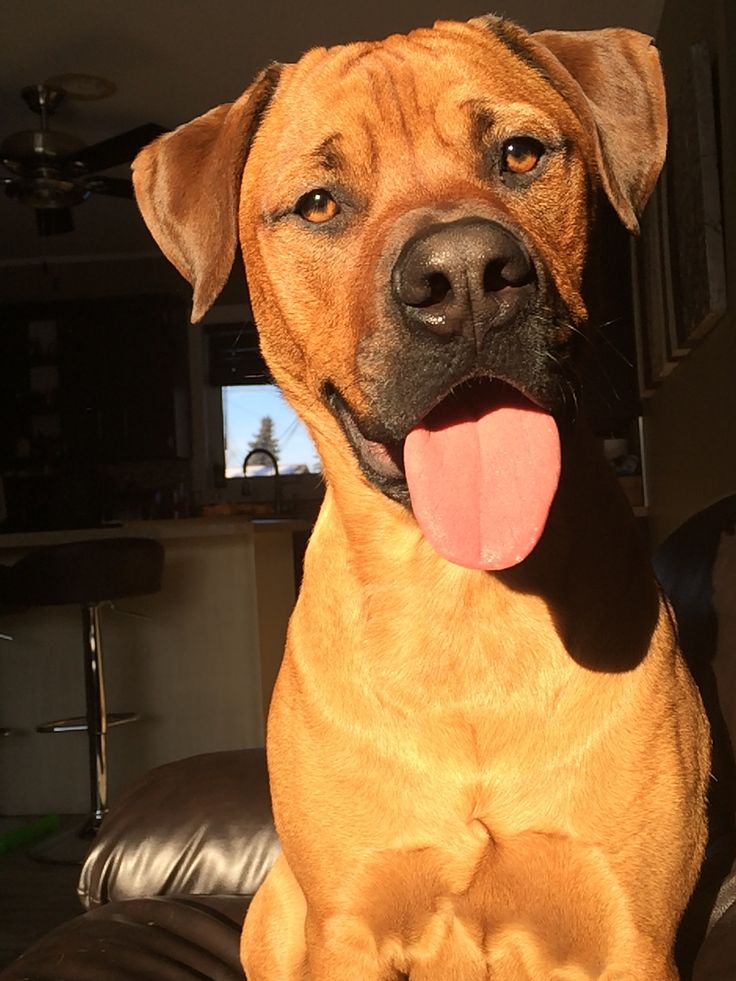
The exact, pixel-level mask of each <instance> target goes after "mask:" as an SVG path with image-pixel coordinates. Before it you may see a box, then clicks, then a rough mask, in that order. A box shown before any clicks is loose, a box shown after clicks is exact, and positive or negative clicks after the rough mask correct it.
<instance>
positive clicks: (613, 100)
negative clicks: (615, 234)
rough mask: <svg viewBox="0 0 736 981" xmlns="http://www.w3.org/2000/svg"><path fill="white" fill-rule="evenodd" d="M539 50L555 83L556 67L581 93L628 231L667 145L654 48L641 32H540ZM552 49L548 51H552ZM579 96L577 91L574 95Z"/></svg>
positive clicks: (535, 37) (611, 194)
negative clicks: (546, 58) (545, 57)
mask: <svg viewBox="0 0 736 981" xmlns="http://www.w3.org/2000/svg"><path fill="white" fill-rule="evenodd" d="M530 39H531V40H532V42H533V43H534V44H535V46H536V50H537V52H538V53H539V54H540V55H542V53H543V52H548V53H549V55H552V56H553V57H554V63H553V64H551V65H550V64H548V65H546V66H545V67H548V69H549V70H554V69H555V68H556V72H554V73H553V74H552V76H551V77H552V79H553V82H557V80H558V79H559V78H560V71H562V72H564V73H565V74H566V75H568V77H570V76H571V78H572V80H573V82H574V83H575V85H576V87H577V88H578V89H579V90H580V91H581V92H582V96H583V98H584V100H585V102H586V103H587V107H588V110H589V114H590V116H591V117H592V122H593V124H594V126H595V130H596V136H597V139H596V156H597V163H598V169H599V172H600V175H601V181H602V184H603V188H604V190H605V192H606V194H607V195H608V199H609V201H610V202H611V204H612V205H613V207H614V208H615V209H616V211H617V213H618V215H619V217H620V219H621V221H622V222H623V224H624V225H625V226H626V227H627V228H628V229H629V231H631V232H636V231H638V229H639V223H638V221H637V217H638V216H639V215H640V214H641V212H642V211H643V210H644V205H645V204H646V202H647V199H648V198H649V195H650V194H651V192H652V190H653V188H654V185H655V184H656V183H657V178H658V177H659V173H660V171H661V169H662V164H663V163H664V158H665V154H666V151H667V103H666V97H665V90H664V80H663V77H662V68H661V65H660V61H659V53H658V52H657V49H656V48H655V46H654V42H653V40H652V38H650V37H647V35H645V34H640V33H639V32H638V31H630V30H627V29H624V28H609V29H606V30H600V31H575V32H570V31H539V32H538V33H536V34H532V35H530ZM549 55H548V56H547V57H549ZM577 101H578V103H579V97H578V99H577Z"/></svg>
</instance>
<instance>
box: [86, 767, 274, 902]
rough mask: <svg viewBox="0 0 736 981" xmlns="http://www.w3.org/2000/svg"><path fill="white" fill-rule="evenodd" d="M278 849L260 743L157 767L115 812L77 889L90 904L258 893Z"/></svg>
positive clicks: (104, 825) (92, 851)
mask: <svg viewBox="0 0 736 981" xmlns="http://www.w3.org/2000/svg"><path fill="white" fill-rule="evenodd" d="M278 851H279V844H278V839H277V837H276V832H275V830H274V827H273V819H272V816H271V802H270V796H269V792H268V777H267V772H266V761H265V753H264V751H263V750H262V749H246V750H233V751H229V752H220V753H207V754H204V755H201V756H192V757H189V758H188V759H184V760H177V761H176V762H174V763H167V764H166V765H165V766H161V767H158V768H157V769H155V770H151V771H150V772H149V773H147V774H146V775H145V776H144V777H142V778H141V779H140V780H139V781H138V782H137V783H135V784H134V785H133V786H132V787H131V788H130V789H129V790H128V792H127V793H126V794H125V795H124V796H123V797H121V798H120V799H119V800H118V801H117V802H116V803H115V804H114V805H113V806H112V807H111V808H110V811H109V812H108V814H107V815H106V817H105V819H104V821H103V822H102V827H101V828H100V830H99V832H98V834H97V838H96V839H95V841H94V843H93V845H92V848H91V849H90V852H89V855H88V857H87V860H86V862H85V864H84V867H83V869H82V874H81V877H80V880H79V886H78V890H77V891H78V893H79V898H80V901H81V903H82V905H83V906H84V907H85V908H86V909H91V908H94V907H96V906H101V905H103V904H104V903H109V902H112V901H116V900H123V899H132V898H137V897H146V896H165V895H204V896H212V895H227V896H251V895H253V893H254V892H255V890H256V889H257V888H258V886H259V885H260V883H261V881H262V880H263V878H264V877H265V875H266V873H267V872H268V869H269V868H270V867H271V865H272V864H273V861H274V859H275V858H276V855H277V854H278Z"/></svg>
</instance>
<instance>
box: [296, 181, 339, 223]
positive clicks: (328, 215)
mask: <svg viewBox="0 0 736 981" xmlns="http://www.w3.org/2000/svg"><path fill="white" fill-rule="evenodd" d="M295 210H296V213H297V214H298V215H300V216H301V217H302V218H303V219H304V220H305V221H310V222H312V224H315V225H321V224H323V223H324V222H326V221H330V219H332V218H334V217H335V215H337V214H339V213H340V205H339V204H338V203H337V201H335V199H334V198H333V196H332V195H331V194H330V192H329V191H325V189H324V188H323V187H320V188H318V189H317V190H316V191H309V193H308V194H304V195H302V197H300V198H299V200H298V201H297V205H296V209H295Z"/></svg>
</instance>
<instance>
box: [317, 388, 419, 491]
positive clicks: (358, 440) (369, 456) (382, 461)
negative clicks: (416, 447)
mask: <svg viewBox="0 0 736 981" xmlns="http://www.w3.org/2000/svg"><path fill="white" fill-rule="evenodd" d="M325 395H326V398H327V401H328V403H329V404H330V406H331V407H332V411H333V413H334V414H335V416H336V417H337V419H338V421H339V422H340V423H341V424H342V427H343V429H344V430H345V434H346V436H347V437H348V440H349V441H350V443H351V445H352V447H353V450H354V452H355V453H356V455H357V457H358V462H359V463H360V464H361V466H362V468H363V469H364V470H366V468H367V469H368V470H370V471H372V472H373V473H375V474H376V476H378V477H379V478H381V480H384V481H392V482H401V483H403V482H404V441H403V440H391V441H386V442H380V441H379V440H374V439H370V438H369V437H368V436H366V435H365V434H364V433H363V432H362V431H361V429H360V427H359V426H358V423H357V422H356V420H355V417H354V415H353V413H352V412H351V411H350V408H349V407H348V405H347V403H346V401H345V399H343V397H342V396H341V395H340V393H339V392H338V390H337V389H336V388H335V387H334V386H332V385H328V386H326V389H325Z"/></svg>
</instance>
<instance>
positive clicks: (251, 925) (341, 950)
mask: <svg viewBox="0 0 736 981" xmlns="http://www.w3.org/2000/svg"><path fill="white" fill-rule="evenodd" d="M240 959H241V962H242V964H243V968H244V970H245V974H246V977H247V978H248V981H335V979H336V978H339V979H340V981H383V976H382V975H381V973H380V967H379V959H378V954H377V950H376V944H375V941H374V939H373V936H372V934H371V933H370V932H369V930H368V929H367V928H366V927H365V925H363V924H362V923H361V922H360V920H359V919H358V918H357V917H349V916H333V917H330V918H328V919H327V920H324V921H322V920H317V919H316V918H315V917H313V916H310V915H309V913H308V910H307V903H306V900H305V899H304V894H303V892H302V890H301V889H300V887H299V883H298V882H297V881H296V879H295V878H294V874H293V873H292V871H291V869H290V868H289V864H288V862H287V861H286V859H285V858H284V856H283V855H280V856H279V857H278V858H277V860H276V862H275V863H274V865H273V868H272V869H271V871H270V872H269V874H268V876H267V877H266V879H265V881H264V883H263V885H262V886H261V887H260V889H259V890H258V892H257V893H256V895H255V897H254V899H253V902H252V903H251V905H250V908H249V910H248V915H247V916H246V918H245V926H244V927H243V936H242V939H241V945H240Z"/></svg>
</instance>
